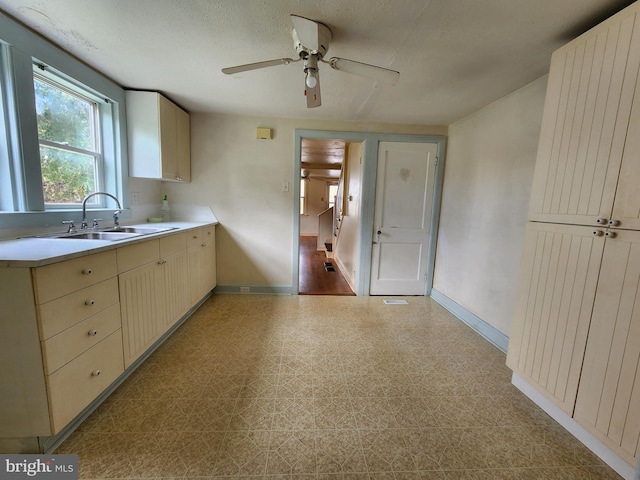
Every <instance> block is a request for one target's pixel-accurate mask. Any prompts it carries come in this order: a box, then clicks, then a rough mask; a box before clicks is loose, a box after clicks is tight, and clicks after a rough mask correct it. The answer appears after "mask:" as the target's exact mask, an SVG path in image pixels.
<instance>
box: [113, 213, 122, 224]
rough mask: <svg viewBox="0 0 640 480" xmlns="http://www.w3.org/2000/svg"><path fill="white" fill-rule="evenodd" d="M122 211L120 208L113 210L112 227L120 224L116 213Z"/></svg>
mask: <svg viewBox="0 0 640 480" xmlns="http://www.w3.org/2000/svg"><path fill="white" fill-rule="evenodd" d="M121 213H122V211H121V210H116V211H115V212H113V226H114V227H119V226H120V219H119V218H118V215H120V214H121Z"/></svg>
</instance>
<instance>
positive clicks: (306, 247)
mask: <svg viewBox="0 0 640 480" xmlns="http://www.w3.org/2000/svg"><path fill="white" fill-rule="evenodd" d="M317 241H318V237H315V236H301V237H300V285H299V290H300V295H355V293H353V291H352V290H351V288H350V287H349V284H348V283H347V281H346V280H345V279H344V277H343V276H342V273H341V272H340V269H339V268H338V265H337V264H336V262H335V260H334V259H332V258H327V256H326V254H325V252H324V251H318V249H317ZM326 262H330V263H331V266H333V268H334V271H331V270H327V269H326V268H325V263H326Z"/></svg>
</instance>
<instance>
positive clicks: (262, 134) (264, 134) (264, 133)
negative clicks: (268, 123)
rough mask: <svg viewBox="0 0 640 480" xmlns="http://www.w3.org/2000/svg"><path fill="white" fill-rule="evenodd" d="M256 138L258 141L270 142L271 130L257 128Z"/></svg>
mask: <svg viewBox="0 0 640 480" xmlns="http://www.w3.org/2000/svg"><path fill="white" fill-rule="evenodd" d="M256 138H257V139H258V140H271V129H270V128H258V131H257V134H256Z"/></svg>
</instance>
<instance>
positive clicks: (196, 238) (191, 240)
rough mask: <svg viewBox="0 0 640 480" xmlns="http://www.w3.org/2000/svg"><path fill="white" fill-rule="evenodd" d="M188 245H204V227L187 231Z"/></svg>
mask: <svg viewBox="0 0 640 480" xmlns="http://www.w3.org/2000/svg"><path fill="white" fill-rule="evenodd" d="M187 235H188V238H187V247H195V246H196V245H202V229H198V230H189V231H188V232H187Z"/></svg>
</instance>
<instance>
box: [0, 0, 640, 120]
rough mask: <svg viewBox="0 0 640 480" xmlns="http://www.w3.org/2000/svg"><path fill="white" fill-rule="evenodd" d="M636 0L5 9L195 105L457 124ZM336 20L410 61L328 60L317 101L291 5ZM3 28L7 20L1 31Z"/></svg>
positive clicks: (347, 43) (295, 0) (101, 0)
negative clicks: (391, 74) (373, 72)
mask: <svg viewBox="0 0 640 480" xmlns="http://www.w3.org/2000/svg"><path fill="white" fill-rule="evenodd" d="M630 3H632V2H630V1H629V0H535V1H531V0H395V1H389V0H349V1H346V0H217V1H213V0H90V1H89V0H0V9H2V10H4V11H5V12H6V13H8V14H9V15H10V16H13V17H15V18H17V19H18V20H20V21H21V22H23V23H24V24H26V25H27V26H29V27H31V28H32V29H34V30H36V31H37V32H39V33H41V34H42V35H44V36H45V37H47V38H49V39H51V40H52V41H53V42H55V43H57V44H58V45H60V46H61V47H62V48H64V49H66V50H68V51H69V52H71V53H72V54H74V55H75V56H76V57H78V58H80V59H82V60H83V61H85V62H86V63H88V64H89V65H91V66H93V67H95V68H96V69H98V70H100V71H102V72H103V73H105V74H107V75H108V76H110V77H111V78H112V79H113V80H115V81H116V82H117V83H119V84H120V85H122V86H123V87H126V88H136V89H152V90H159V91H162V92H164V93H165V94H166V95H168V96H169V97H170V98H172V99H173V100H175V101H176V102H178V103H179V104H181V105H182V106H183V107H185V108H186V109H187V110H189V111H191V112H203V111H204V112H225V113H237V114H246V115H257V116H275V117H292V118H315V119H333V120H346V121H363V122H385V123H401V124H421V125H428V124H431V125H447V124H450V123H452V122H454V121H456V120H458V119H460V118H462V117H464V116H465V115H468V114H469V113H472V112H474V111H475V110H477V109H478V108H480V107H482V106H484V105H487V104H488V103H490V102H492V101H494V100H496V99H498V98H500V97H502V96H504V95H506V94H508V93H510V92H512V91H514V90H516V89H518V88H520V87H521V86H523V85H525V84H527V83H529V82H531V81H533V80H535V79H536V78H538V77H540V76H542V75H544V74H545V73H546V72H547V71H548V65H549V57H550V54H551V52H552V51H553V50H554V49H556V48H558V47H559V46H560V45H562V44H563V43H565V42H567V41H568V40H570V39H571V38H573V37H575V36H577V35H578V34H580V33H582V32H583V31H585V30H586V29H588V28H590V27H591V26H593V25H595V24H597V23H599V22H600V21H601V20H603V19H604V18H606V17H608V16H609V15H611V14H613V13H615V12H616V11H618V10H620V9H621V8H623V7H624V6H626V5H628V4H630ZM291 13H295V14H298V15H302V16H305V17H308V18H312V19H315V20H319V21H322V22H323V23H325V24H327V25H328V26H329V27H330V28H331V30H332V32H333V40H332V42H331V45H330V47H329V51H328V54H327V57H331V56H338V57H344V58H349V59H352V60H357V61H360V62H365V63H372V64H376V65H380V66H384V67H388V68H391V69H394V70H398V71H400V73H401V76H400V81H399V82H398V84H397V85H396V86H394V87H388V86H383V85H378V84H376V83H375V82H373V81H370V80H367V79H363V78H360V77H356V76H353V75H350V74H347V73H344V72H338V71H334V70H332V69H331V68H330V67H329V66H328V65H324V64H323V65H321V67H320V78H321V87H322V88H321V90H322V103H323V105H322V106H321V107H319V108H315V109H307V108H306V102H305V99H304V97H303V90H304V76H303V72H302V64H301V62H300V63H293V64H291V65H286V66H278V67H271V68H267V69H262V70H255V71H251V72H245V73H241V74H237V75H234V76H226V75H224V74H222V73H221V71H220V69H221V68H223V67H228V66H233V65H237V64H244V63H251V62H256V61H262V60H269V59H275V58H282V57H295V51H294V49H293V41H292V38H291V28H292V25H291V23H290V20H289V14H291ZM0 35H1V33H0Z"/></svg>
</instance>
